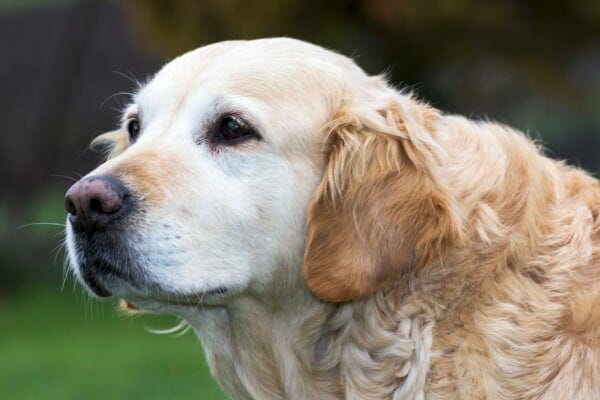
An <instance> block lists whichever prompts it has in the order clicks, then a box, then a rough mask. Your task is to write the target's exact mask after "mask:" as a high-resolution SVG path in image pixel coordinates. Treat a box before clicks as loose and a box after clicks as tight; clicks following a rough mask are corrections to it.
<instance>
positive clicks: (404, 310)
mask: <svg viewBox="0 0 600 400" xmlns="http://www.w3.org/2000/svg"><path fill="white" fill-rule="evenodd" d="M392 296H393V292H389V293H387V294H384V293H381V294H377V295H375V296H373V297H372V298H370V299H367V300H363V301H359V302H353V303H348V304H343V305H332V304H325V303H322V302H320V301H318V300H317V299H315V298H314V297H313V296H312V295H311V294H310V293H309V292H308V290H307V289H306V288H303V289H298V290H296V291H294V292H293V293H290V295H289V296H288V297H287V298H285V299H280V302H278V303H277V304H273V303H270V302H265V301H263V300H261V299H258V298H255V297H250V296H242V297H240V298H238V299H237V300H236V301H234V302H233V303H232V304H230V305H228V306H227V307H225V306H223V307H214V308H204V309H201V310H198V312H197V313H195V314H194V315H192V316H188V318H187V319H188V322H189V323H190V324H191V325H192V326H193V327H194V329H195V331H196V333H197V334H198V336H199V338H200V339H201V341H202V343H203V346H204V349H205V352H206V356H207V359H208V362H209V365H210V367H211V371H212V373H213V375H214V376H215V377H216V379H217V380H218V381H219V383H220V384H221V386H222V387H223V388H224V389H225V391H227V392H228V393H229V394H230V395H231V396H233V397H234V398H236V399H237V398H319V399H329V398H331V399H333V398H345V397H353V398H388V397H390V398H391V397H394V398H399V399H404V398H407V399H414V398H419V397H420V396H422V395H423V390H424V386H425V377H426V375H427V371H428V369H429V358H430V352H431V338H432V332H431V331H432V326H433V324H432V322H431V320H430V319H429V318H428V317H427V313H426V312H425V311H424V310H422V309H418V308H415V307H413V306H411V302H410V301H408V302H407V301H405V300H403V301H402V303H403V304H404V306H402V305H400V304H398V303H397V299H394V298H392ZM413 304H414V303H413ZM381 315H386V316H388V317H387V318H386V319H380V318H379V317H378V316H381ZM392 316H393V317H392Z"/></svg>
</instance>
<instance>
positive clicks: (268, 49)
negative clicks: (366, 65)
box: [137, 38, 366, 106]
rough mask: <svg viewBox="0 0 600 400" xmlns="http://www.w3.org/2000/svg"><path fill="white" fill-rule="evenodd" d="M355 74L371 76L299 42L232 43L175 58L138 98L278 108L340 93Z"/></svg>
mask: <svg viewBox="0 0 600 400" xmlns="http://www.w3.org/2000/svg"><path fill="white" fill-rule="evenodd" d="M352 75H355V76H357V75H360V76H366V75H365V74H364V72H363V71H362V70H361V69H360V68H358V67H357V66H356V65H355V64H354V62H353V61H352V60H350V59H349V58H346V57H344V56H342V55H339V54H337V53H334V52H332V51H329V50H326V49H324V48H321V47H319V46H315V45H312V44H308V43H305V42H301V41H298V40H294V39H286V38H277V39H261V40H253V41H229V42H220V43H215V44H212V45H209V46H205V47H201V48H199V49H196V50H193V51H191V52H188V53H186V54H184V55H182V56H180V57H178V58H176V59H174V60H172V61H171V62H169V63H168V64H167V65H165V66H164V67H163V68H162V69H161V70H160V71H159V72H158V73H157V74H156V75H155V77H154V78H153V79H152V81H151V82H150V83H149V84H148V85H147V86H146V87H144V88H143V89H142V90H141V92H140V93H139V95H138V96H137V97H138V100H139V101H140V102H141V103H142V104H143V103H145V102H146V103H149V102H150V101H149V100H148V101H144V100H147V99H152V102H154V103H156V101H157V99H159V101H161V102H163V103H167V102H171V103H182V102H183V101H185V100H186V99H187V98H188V97H189V96H190V95H191V94H193V93H196V92H198V91H205V92H212V93H213V94H214V95H227V94H233V95H241V96H248V97H252V98H258V99H259V100H265V101H267V102H269V103H270V104H276V103H279V102H281V101H285V100H286V99H289V100H292V99H293V101H297V100H298V98H304V99H305V98H306V93H310V94H311V96H314V100H315V101H318V97H319V95H323V96H324V95H325V94H332V93H339V92H341V90H342V89H341V87H342V86H343V81H344V80H349V79H351V78H349V77H351V76H352ZM340 96H341V94H340ZM163 105H164V104H163ZM154 106H158V105H157V104H154Z"/></svg>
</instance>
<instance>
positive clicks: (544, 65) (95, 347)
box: [0, 0, 600, 399]
mask: <svg viewBox="0 0 600 400" xmlns="http://www.w3.org/2000/svg"><path fill="white" fill-rule="evenodd" d="M279 35H285V36H292V37H296V38H300V39H304V40H309V41H312V42H315V43H317V44H320V45H323V46H325V47H328V48H332V49H337V50H339V51H340V52H342V53H344V54H347V55H351V56H352V57H353V58H354V59H355V60H356V61H357V62H358V63H359V64H360V65H361V66H362V67H363V68H365V69H366V70H367V71H368V72H369V73H371V74H377V73H380V72H384V71H385V72H388V73H389V74H390V76H391V78H392V80H393V82H395V83H396V84H398V85H401V86H403V87H408V88H410V89H412V90H413V91H415V92H417V93H418V95H419V96H420V97H421V98H424V99H427V100H429V101H431V102H432V103H433V104H434V105H435V106H436V107H439V108H441V109H443V110H446V111H449V112H452V113H461V114H465V115H468V116H472V117H475V118H489V119H492V120H497V121H500V122H504V123H507V124H510V125H512V126H515V127H517V128H519V129H521V130H523V131H525V132H527V133H528V135H530V136H531V137H533V138H535V139H537V140H539V141H541V142H543V143H544V145H545V148H546V149H547V152H548V154H550V155H552V156H553V157H557V158H562V159H567V160H568V161H569V162H570V163H572V164H576V165H580V166H582V167H584V168H586V169H588V170H589V171H592V172H595V173H597V172H599V171H600V2H599V1H597V0H568V1H567V0H554V1H542V0H528V1H523V0H490V1H486V2H482V1H475V0H431V1H419V0H355V1H350V0H348V1H322V0H257V1H248V0H180V1H168V0H126V1H125V0H124V1H116V0H114V1H110V0H105V1H100V0H0V55H1V61H0V84H1V86H0V135H1V136H0V139H1V146H0V149H1V151H0V179H2V182H3V186H2V189H1V190H0V398H5V399H8V398H10V399H81V398H86V399H96V398H97V399H106V398H114V399H119V398H145V399H189V398H206V399H213V398H215V399H218V398H223V395H222V393H221V392H220V391H219V390H218V388H217V387H216V385H215V384H214V383H213V382H212V381H211V378H210V377H209V373H208V371H207V368H206V365H205V361H204V359H203V354H202V349H201V347H200V345H199V344H198V342H197V340H196V339H195V337H194V336H193V334H187V335H184V336H182V337H173V336H160V335H155V334H153V333H150V332H148V328H168V327H170V326H172V325H173V324H175V323H176V322H177V321H176V320H175V319H173V318H152V317H149V316H144V317H135V318H131V317H123V316H119V315H118V312H117V311H116V307H115V304H114V303H112V302H108V303H105V302H103V303H99V302H95V301H92V300H90V299H89V298H88V297H87V296H86V295H85V293H83V292H82V290H81V289H79V288H77V286H76V285H74V283H73V282H72V280H71V279H66V280H65V279H64V274H63V257H64V251H62V250H61V248H60V243H61V241H62V237H63V233H62V232H63V226H62V224H63V223H64V219H65V212H64V211H63V195H64V192H65V191H66V189H67V188H68V186H69V185H70V184H71V183H72V181H73V180H74V179H77V177H78V176H79V175H80V174H85V173H86V171H88V170H90V169H91V168H92V167H93V166H94V165H95V164H97V163H98V162H99V160H100V157H99V155H98V154H95V153H93V152H91V151H89V150H88V144H89V142H90V141H91V139H92V138H93V137H94V136H95V135H97V134H99V133H101V132H103V131H106V130H110V129H112V128H113V127H114V126H115V123H116V120H117V119H118V115H119V114H118V110H119V109H120V108H121V107H122V106H123V104H125V103H126V102H127V94H126V92H129V91H131V90H133V89H134V88H135V84H134V80H136V79H139V80H141V81H144V80H145V79H147V78H148V77H150V76H151V74H152V73H153V72H155V71H156V70H157V69H158V68H160V66H161V65H163V64H164V63H165V62H166V61H168V60H169V59H170V58H172V57H174V56H176V55H178V54H180V53H182V52H184V51H187V50H190V49H193V48H196V47H198V46H201V45H203V44H207V43H210V42H214V41H219V40H224V39H236V38H237V39H250V38H257V37H265V36H279ZM123 92H124V93H123Z"/></svg>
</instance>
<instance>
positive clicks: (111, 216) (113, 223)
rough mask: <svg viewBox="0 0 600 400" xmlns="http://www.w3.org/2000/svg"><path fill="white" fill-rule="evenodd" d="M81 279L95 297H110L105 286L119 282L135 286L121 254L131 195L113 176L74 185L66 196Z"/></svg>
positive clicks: (86, 179)
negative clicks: (108, 283) (115, 279)
mask: <svg viewBox="0 0 600 400" xmlns="http://www.w3.org/2000/svg"><path fill="white" fill-rule="evenodd" d="M65 208H66V210H67V212H68V213H69V216H68V220H69V223H70V225H71V228H72V231H73V236H74V238H73V239H74V243H75V248H76V250H77V260H78V265H77V268H79V272H80V276H81V278H82V279H83V280H84V282H85V284H86V285H87V286H88V287H89V288H90V289H91V290H92V291H93V292H94V293H95V294H96V295H98V296H101V297H108V296H110V295H111V293H110V291H109V290H108V289H107V287H106V285H105V283H104V282H106V281H107V280H110V279H114V278H115V277H116V278H119V279H123V280H127V281H128V282H130V283H134V280H133V279H132V278H133V277H134V274H133V273H132V271H131V270H130V269H125V268H124V267H123V266H124V265H127V264H128V263H127V262H123V261H126V260H127V258H128V257H127V255H126V254H121V253H122V252H123V248H124V247H125V246H123V242H122V241H123V240H124V239H123V234H124V223H123V222H124V220H125V219H126V217H127V216H128V215H129V214H130V213H131V211H132V210H133V208H134V200H133V196H132V194H131V192H130V191H129V190H128V189H127V187H126V186H125V185H124V184H123V183H122V182H121V181H120V180H119V179H118V178H115V177H113V176H92V177H88V178H84V179H81V180H79V181H78V182H76V183H75V184H74V185H73V186H71V188H70V189H69V190H68V191H67V193H66V195H65Z"/></svg>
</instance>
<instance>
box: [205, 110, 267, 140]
mask: <svg viewBox="0 0 600 400" xmlns="http://www.w3.org/2000/svg"><path fill="white" fill-rule="evenodd" d="M230 120H234V121H235V122H237V123H238V124H239V126H240V129H241V130H242V132H240V133H232V134H229V135H228V134H227V131H225V129H226V127H225V126H224V124H226V123H227V121H230ZM208 139H209V141H210V144H211V145H212V146H221V145H222V146H235V145H237V144H241V143H244V142H247V141H249V140H252V139H255V140H262V137H261V136H260V134H259V133H258V132H257V131H256V129H255V128H254V126H253V125H252V124H251V123H249V122H248V120H247V119H245V118H244V117H242V116H241V115H240V114H238V113H231V112H230V113H224V114H222V115H221V116H219V118H218V119H217V120H216V122H215V123H214V125H213V127H212V129H211V130H210V132H209V135H208Z"/></svg>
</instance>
